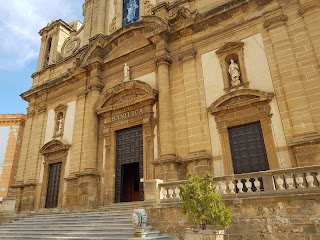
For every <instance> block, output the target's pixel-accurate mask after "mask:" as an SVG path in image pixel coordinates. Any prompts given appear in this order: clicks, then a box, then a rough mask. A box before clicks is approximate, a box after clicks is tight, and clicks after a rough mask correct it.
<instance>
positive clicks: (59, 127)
mask: <svg viewBox="0 0 320 240" xmlns="http://www.w3.org/2000/svg"><path fill="white" fill-rule="evenodd" d="M63 121H64V118H63V114H59V116H58V120H57V125H58V127H57V134H61V133H62V126H63Z"/></svg>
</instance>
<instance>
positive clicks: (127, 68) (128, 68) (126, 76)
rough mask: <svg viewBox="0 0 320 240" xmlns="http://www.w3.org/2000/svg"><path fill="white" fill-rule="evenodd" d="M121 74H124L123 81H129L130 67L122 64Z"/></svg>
mask: <svg viewBox="0 0 320 240" xmlns="http://www.w3.org/2000/svg"><path fill="white" fill-rule="evenodd" d="M123 73H124V81H129V80H130V67H129V66H128V64H126V63H125V64H124V68H123Z"/></svg>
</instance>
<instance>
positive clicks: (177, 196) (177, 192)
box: [174, 187, 180, 198]
mask: <svg viewBox="0 0 320 240" xmlns="http://www.w3.org/2000/svg"><path fill="white" fill-rule="evenodd" d="M174 193H175V194H176V198H180V188H178V187H176V189H175V190H174Z"/></svg>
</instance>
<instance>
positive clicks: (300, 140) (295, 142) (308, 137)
mask: <svg viewBox="0 0 320 240" xmlns="http://www.w3.org/2000/svg"><path fill="white" fill-rule="evenodd" d="M316 144H320V134H319V133H309V134H303V135H300V136H295V137H294V138H293V139H292V142H291V143H289V147H292V148H296V147H301V146H307V145H316Z"/></svg>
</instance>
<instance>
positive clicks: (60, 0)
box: [0, 0, 85, 114]
mask: <svg viewBox="0 0 320 240" xmlns="http://www.w3.org/2000/svg"><path fill="white" fill-rule="evenodd" d="M84 1H85V0H54V1H52V0H10V1H2V2H1V7H0V114H4V113H24V114H25V113H26V107H27V103H26V102H25V101H23V100H22V99H21V97H20V96H19V95H20V94H21V93H22V92H24V91H26V90H28V89H29V88H30V87H31V84H32V79H31V74H32V73H34V72H35V71H36V65H37V61H38V54H39V49H40V40H41V39H40V36H39V34H38V32H39V30H40V29H42V28H43V27H45V26H46V25H47V24H48V23H49V22H51V21H52V20H54V19H60V18H61V19H63V20H64V21H66V22H71V21H73V20H80V21H81V22H83V17H82V4H83V3H84Z"/></svg>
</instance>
